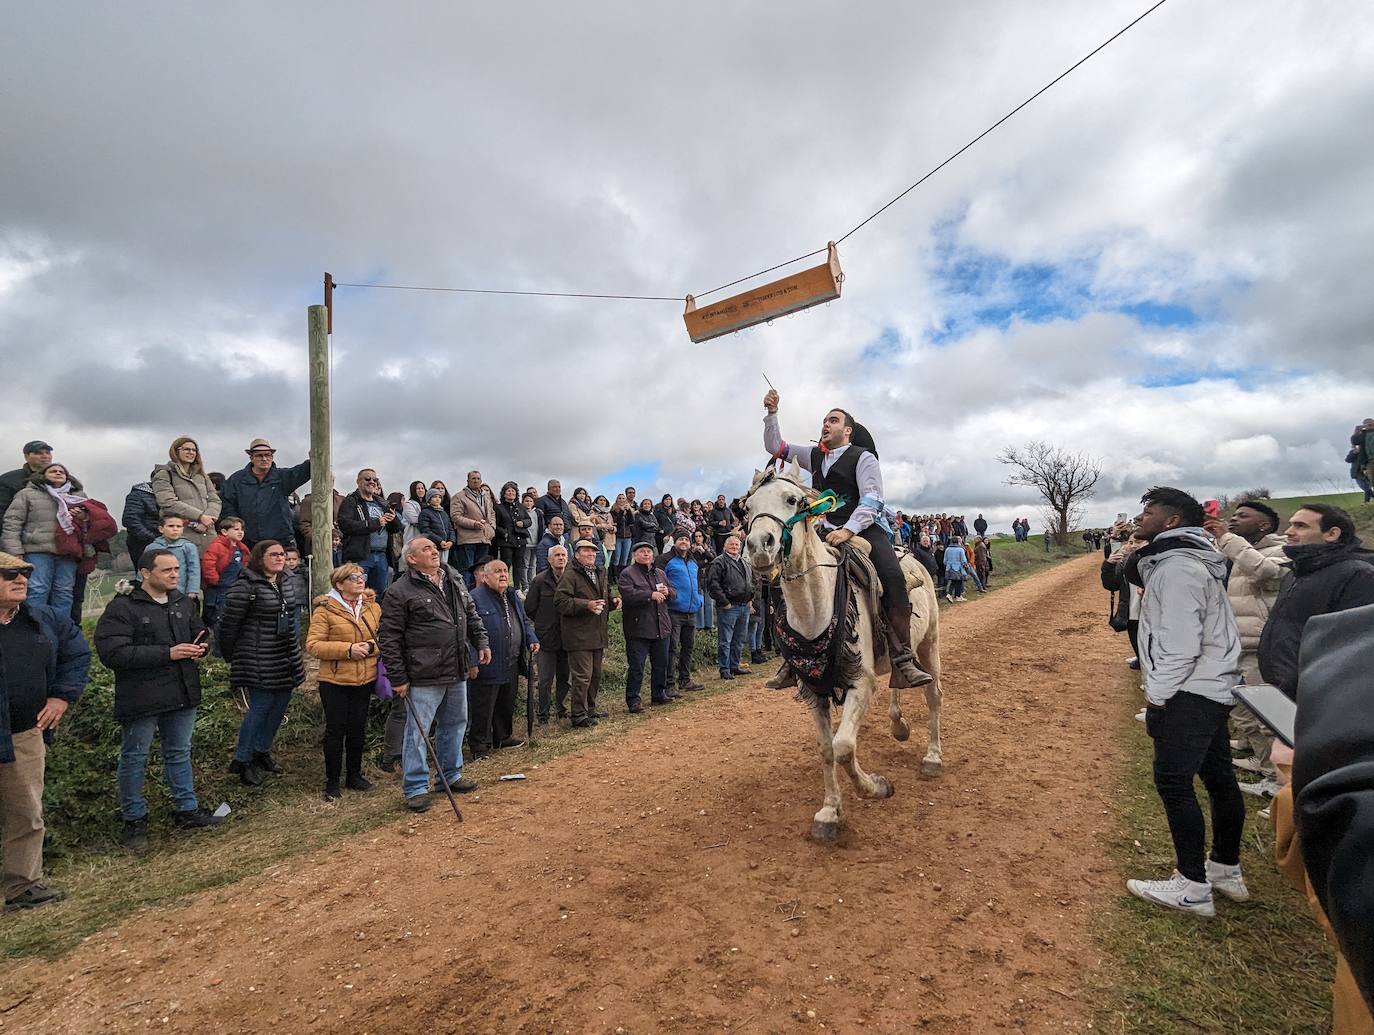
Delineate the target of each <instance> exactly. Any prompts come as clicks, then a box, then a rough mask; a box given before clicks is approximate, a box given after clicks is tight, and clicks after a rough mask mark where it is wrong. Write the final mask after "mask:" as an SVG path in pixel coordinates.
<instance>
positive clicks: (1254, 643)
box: [1205, 500, 1288, 797]
mask: <svg viewBox="0 0 1374 1035" xmlns="http://www.w3.org/2000/svg"><path fill="white" fill-rule="evenodd" d="M1205 527H1206V529H1207V531H1208V532H1209V533H1210V534H1211V535H1212V536H1213V537H1214V538H1215V539H1216V541H1217V549H1219V550H1220V551H1221V552H1222V553H1224V554H1225V555H1226V559H1227V560H1229V561H1230V562H1231V577H1230V579H1229V580H1227V583H1226V595H1227V596H1228V597H1230V598H1231V608H1232V610H1234V611H1235V613H1236V626H1237V628H1239V629H1240V673H1241V675H1242V676H1244V677H1245V682H1246V683H1248V684H1250V685H1252V686H1253V685H1255V684H1256V683H1263V682H1264V679H1263V677H1261V676H1260V670H1259V641H1260V634H1261V633H1263V632H1264V623H1265V622H1267V621H1269V611H1270V609H1271V608H1272V607H1273V606H1274V600H1275V598H1276V597H1277V596H1278V595H1279V582H1280V581H1281V580H1282V579H1283V573H1284V572H1285V571H1287V570H1288V565H1287V563H1286V562H1287V560H1288V557H1287V555H1286V554H1284V552H1283V547H1284V543H1285V542H1286V540H1285V539H1284V538H1283V537H1282V536H1281V535H1279V534H1278V530H1279V515H1278V513H1277V512H1276V511H1275V510H1274V509H1273V508H1272V507H1269V506H1268V505H1266V504H1264V503H1261V502H1260V501H1259V500H1251V501H1249V502H1247V503H1242V504H1240V505H1239V506H1237V507H1236V512H1235V513H1234V514H1232V515H1231V520H1230V521H1228V522H1222V521H1221V520H1220V519H1218V518H1209V519H1208V520H1207V524H1206V526H1205ZM1231 731H1232V735H1233V736H1234V737H1235V738H1236V739H1237V740H1239V741H1242V742H1243V743H1245V744H1246V746H1248V747H1249V749H1250V752H1251V753H1252V754H1253V755H1254V756H1255V759H1254V762H1253V763H1251V764H1247V765H1246V768H1250V767H1251V765H1253V767H1254V768H1253V770H1252V771H1253V772H1257V773H1259V774H1260V775H1261V776H1262V777H1264V779H1263V780H1261V781H1260V782H1259V783H1257V784H1243V785H1242V786H1241V790H1242V791H1246V790H1248V789H1250V788H1254V790H1253V791H1252V792H1251V793H1255V794H1262V795H1264V796H1266V797H1273V796H1274V795H1275V794H1277V793H1278V790H1279V787H1278V783H1277V781H1276V780H1275V779H1274V767H1273V766H1272V765H1270V763H1269V749H1270V748H1271V747H1272V746H1273V744H1274V738H1273V736H1272V735H1271V734H1270V733H1269V731H1268V730H1266V729H1265V728H1264V726H1263V725H1261V723H1260V721H1259V720H1258V719H1257V718H1255V716H1254V715H1253V714H1251V713H1250V712H1249V711H1248V710H1246V709H1245V708H1237V709H1236V710H1235V711H1234V712H1232V713H1231Z"/></svg>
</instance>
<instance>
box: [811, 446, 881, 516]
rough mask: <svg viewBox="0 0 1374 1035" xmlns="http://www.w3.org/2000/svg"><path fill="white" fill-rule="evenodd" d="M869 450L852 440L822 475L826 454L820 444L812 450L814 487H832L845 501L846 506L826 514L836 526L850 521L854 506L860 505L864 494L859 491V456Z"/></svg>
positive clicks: (823, 489)
mask: <svg viewBox="0 0 1374 1035" xmlns="http://www.w3.org/2000/svg"><path fill="white" fill-rule="evenodd" d="M867 452H868V450H867V449H864V448H863V447H862V446H856V445H854V444H853V443H852V442H851V443H850V445H849V448H848V449H846V450H845V451H844V452H843V453H841V454H840V458H839V459H838V460H836V461H835V462H834V464H832V465H831V467H830V472H829V473H828V474H824V475H822V474H821V462H822V461H823V460H825V454H824V453H822V452H821V447H820V446H816V447H814V448H813V449H812V450H811V485H812V487H813V488H814V489H815V490H816V491H817V492H825V490H826V489H830V490H831V491H832V492H834V493H835V495H836V496H838V497H839V498H840V499H842V500H843V501H844V506H842V507H840V508H839V509H838V510H832V511H830V513H828V514H826V515H825V520H826V521H828V522H830V524H832V525H834V526H835V527H836V528H838V527H839V526H841V525H843V524H844V523H845V522H846V521H848V520H849V516H850V515H851V514H853V513H854V508H855V507H857V506H858V505H859V496H860V495H862V494H861V493H860V492H859V458H860V457H862V456H863V455H864V454H865V453H867Z"/></svg>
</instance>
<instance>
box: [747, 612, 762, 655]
mask: <svg viewBox="0 0 1374 1035" xmlns="http://www.w3.org/2000/svg"><path fill="white" fill-rule="evenodd" d="M749 649H750V650H751V651H755V650H763V619H762V618H760V617H759V616H758V615H757V614H751V615H750V616H749Z"/></svg>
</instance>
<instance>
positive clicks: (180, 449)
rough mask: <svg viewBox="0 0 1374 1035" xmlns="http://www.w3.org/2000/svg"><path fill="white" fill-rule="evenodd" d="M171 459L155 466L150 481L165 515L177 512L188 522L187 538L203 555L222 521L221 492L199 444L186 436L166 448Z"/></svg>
mask: <svg viewBox="0 0 1374 1035" xmlns="http://www.w3.org/2000/svg"><path fill="white" fill-rule="evenodd" d="M167 456H168V462H167V463H165V464H158V465H157V466H156V467H154V468H153V473H152V475H151V476H150V481H151V482H152V484H153V495H154V496H156V497H157V506H158V510H160V511H161V512H162V513H163V514H175V515H176V516H177V517H179V518H181V519H182V520H183V521H185V522H186V532H185V538H186V539H189V540H190V541H191V542H193V543H195V544H196V549H197V550H199V551H200V553H201V556H204V555H205V551H206V550H207V549H209V546H210V544H211V543H213V542H214V541H215V522H216V521H218V520H219V512H220V499H219V491H218V490H217V489H216V488H215V484H214V482H212V481H211V480H210V476H209V475H208V474H206V473H205V464H204V463H203V462H202V461H201V458H200V446H198V445H196V440H195V439H193V438H190V437H188V436H186V435H182V436H181V437H180V438H178V439H175V440H174V441H173V442H172V447H171V448H170V449H169V450H167Z"/></svg>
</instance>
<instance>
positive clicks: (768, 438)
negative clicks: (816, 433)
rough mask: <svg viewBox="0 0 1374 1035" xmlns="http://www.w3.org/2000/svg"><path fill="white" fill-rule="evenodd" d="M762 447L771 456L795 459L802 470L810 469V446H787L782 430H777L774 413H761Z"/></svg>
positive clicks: (776, 416) (776, 418)
mask: <svg viewBox="0 0 1374 1035" xmlns="http://www.w3.org/2000/svg"><path fill="white" fill-rule="evenodd" d="M763 448H764V449H766V450H768V452H769V454H770V455H772V456H781V457H782V458H783V459H784V460H795V461H797V463H798V464H800V465H801V468H802V470H804V471H809V470H811V448H810V447H809V446H805V447H803V446H789V445H788V444H787V443H786V442H784V441H783V440H782V432H780V431H779V430H778V415H777V414H776V413H765V414H764V415H763ZM779 450H781V453H780V452H779Z"/></svg>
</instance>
